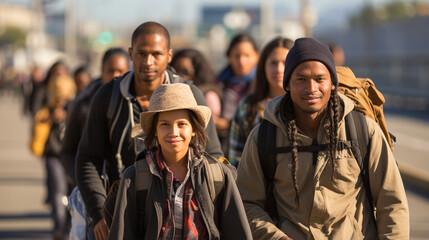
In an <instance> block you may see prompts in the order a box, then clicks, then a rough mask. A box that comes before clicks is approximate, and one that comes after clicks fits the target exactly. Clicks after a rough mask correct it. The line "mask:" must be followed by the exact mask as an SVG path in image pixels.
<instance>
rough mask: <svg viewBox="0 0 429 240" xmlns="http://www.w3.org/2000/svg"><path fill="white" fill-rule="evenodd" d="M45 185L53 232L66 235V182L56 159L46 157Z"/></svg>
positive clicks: (60, 164) (61, 167)
mask: <svg viewBox="0 0 429 240" xmlns="http://www.w3.org/2000/svg"><path fill="white" fill-rule="evenodd" d="M45 166H46V174H47V177H46V183H47V188H48V203H50V204H51V206H52V219H53V220H54V231H55V232H60V233H62V234H66V233H67V211H66V205H65V204H66V202H64V200H65V196H66V195H67V180H66V175H65V171H64V167H63V165H62V163H61V161H60V159H59V158H57V157H52V156H46V159H45Z"/></svg>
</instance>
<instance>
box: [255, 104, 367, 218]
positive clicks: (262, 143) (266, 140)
mask: <svg viewBox="0 0 429 240" xmlns="http://www.w3.org/2000/svg"><path fill="white" fill-rule="evenodd" d="M345 121H346V131H347V139H348V141H347V142H340V143H339V144H338V150H343V149H345V148H351V150H352V152H353V154H354V156H355V158H356V161H357V163H358V165H359V168H360V170H361V171H360V175H361V176H362V179H363V184H364V187H365V191H366V196H367V198H368V201H369V204H370V206H371V208H372V209H373V210H374V209H375V208H374V203H373V199H372V195H371V188H370V184H369V176H368V161H369V154H367V153H368V150H369V148H370V145H371V142H370V138H369V135H368V125H367V122H366V119H365V116H364V115H363V114H362V113H361V112H358V111H352V112H351V113H349V114H347V115H346V117H345ZM257 141H258V157H259V161H260V163H261V167H262V172H263V174H264V178H265V180H266V183H267V186H266V190H267V192H266V196H267V197H266V201H265V206H264V209H265V211H266V212H267V213H268V214H269V215H270V217H271V219H273V221H274V222H278V212H277V206H276V201H275V199H274V193H273V187H274V186H273V180H274V174H275V172H276V168H277V165H276V155H277V154H278V153H288V152H291V150H292V147H276V126H275V125H274V124H272V123H271V122H269V121H267V120H262V122H261V124H260V126H259V131H258V140H257ZM326 149H327V145H318V144H317V142H315V143H313V145H311V146H298V152H312V153H313V164H315V162H316V161H317V154H318V152H319V151H323V150H326ZM373 212H374V211H371V213H373ZM372 216H373V219H375V217H374V214H372Z"/></svg>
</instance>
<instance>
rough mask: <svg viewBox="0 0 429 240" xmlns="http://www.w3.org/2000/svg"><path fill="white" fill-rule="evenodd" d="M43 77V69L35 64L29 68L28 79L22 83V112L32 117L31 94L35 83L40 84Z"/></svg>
mask: <svg viewBox="0 0 429 240" xmlns="http://www.w3.org/2000/svg"><path fill="white" fill-rule="evenodd" d="M44 78H45V72H44V71H43V69H42V68H41V67H40V66H39V65H37V64H35V65H33V67H32V68H31V71H30V76H29V80H28V81H26V82H24V83H23V84H22V93H23V97H24V106H23V108H24V114H26V115H30V116H31V117H34V115H35V113H33V110H32V102H31V95H32V92H33V88H34V86H35V85H38V84H40V83H41V82H42V81H43V79H44Z"/></svg>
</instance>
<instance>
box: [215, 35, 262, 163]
mask: <svg viewBox="0 0 429 240" xmlns="http://www.w3.org/2000/svg"><path fill="white" fill-rule="evenodd" d="M226 56H227V57H228V65H227V66H226V67H225V68H224V69H223V70H222V71H221V73H220V74H219V76H218V77H217V80H218V82H219V83H220V84H221V86H222V93H223V99H222V111H221V119H223V121H221V120H219V124H218V132H219V138H220V139H221V144H222V150H223V151H224V153H225V155H226V156H227V155H228V154H227V152H228V141H229V137H228V135H229V127H230V120H231V119H232V118H233V117H234V114H235V110H236V109H237V104H238V102H239V101H240V100H241V98H242V97H244V96H245V95H246V94H248V93H249V89H250V86H251V83H252V81H253V80H254V78H255V74H256V63H257V62H258V48H257V46H256V42H255V40H254V39H253V38H252V37H251V36H250V35H248V34H245V33H241V34H238V35H236V36H235V37H234V38H232V40H231V42H230V44H229V47H228V50H227V51H226Z"/></svg>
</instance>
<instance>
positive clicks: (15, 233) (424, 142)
mask: <svg viewBox="0 0 429 240" xmlns="http://www.w3.org/2000/svg"><path fill="white" fill-rule="evenodd" d="M20 109H21V105H20V102H19V100H17V99H15V98H12V97H10V96H0V116H1V117H0V193H1V194H0V239H10V240H17V239H40V240H42V239H43V240H44V239H51V238H52V237H51V234H52V230H51V229H52V221H51V220H50V218H49V208H48V206H46V205H45V204H44V203H43V202H44V199H45V197H46V190H45V177H44V166H43V162H42V161H41V160H40V159H38V158H37V157H34V156H32V155H31V153H30V152H29V150H28V141H29V133H30V120H29V119H28V118H25V117H23V116H22V115H21V114H20ZM387 122H388V126H389V130H391V131H392V132H394V133H395V134H396V135H397V137H398V144H397V147H396V149H395V156H396V157H397V158H398V164H401V163H405V162H407V163H409V164H411V165H413V166H415V167H417V168H420V169H423V170H425V171H426V172H427V173H428V175H429V164H428V161H429V159H428V156H429V154H428V152H427V150H426V149H429V144H428V140H429V139H428V138H429V137H428V136H429V122H422V121H418V120H413V119H408V118H403V117H398V116H393V115H392V116H390V115H389V116H388V119H387ZM428 188H429V186H428ZM407 196H408V201H409V205H410V214H411V220H410V222H411V239H412V240H423V239H429V196H428V194H427V191H426V193H422V192H421V191H419V190H418V189H416V190H415V191H414V190H413V189H412V188H411V187H409V186H407Z"/></svg>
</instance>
